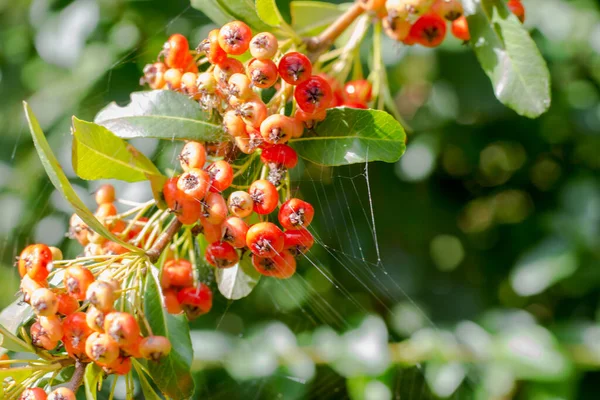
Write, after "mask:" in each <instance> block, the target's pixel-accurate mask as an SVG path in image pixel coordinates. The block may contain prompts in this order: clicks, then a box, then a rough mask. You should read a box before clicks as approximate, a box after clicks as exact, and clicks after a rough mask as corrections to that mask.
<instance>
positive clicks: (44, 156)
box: [23, 102, 140, 252]
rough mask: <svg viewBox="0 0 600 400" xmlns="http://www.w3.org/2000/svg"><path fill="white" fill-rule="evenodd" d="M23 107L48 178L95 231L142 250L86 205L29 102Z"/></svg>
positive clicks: (129, 246) (121, 243)
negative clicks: (96, 215)
mask: <svg viewBox="0 0 600 400" xmlns="http://www.w3.org/2000/svg"><path fill="white" fill-rule="evenodd" d="M23 107H24V109H25V115H26V117H27V122H28V123H29V130H30V131H31V137H32V138H33V143H34V145H35V148H36V150H37V152H38V155H39V157H40V161H41V162H42V165H43V166H44V169H45V170H46V174H48V178H50V181H51V182H52V184H53V185H54V187H55V188H56V190H58V191H59V192H60V193H61V194H62V195H63V197H64V198H65V199H67V201H68V202H69V203H71V206H73V208H74V209H75V212H76V213H77V215H79V217H80V218H81V219H82V220H83V222H85V223H86V224H87V225H88V226H89V227H90V228H91V229H93V230H94V231H95V232H97V233H99V234H100V235H101V236H103V237H105V238H106V239H108V240H111V241H113V242H116V243H119V244H120V245H122V246H123V247H125V248H127V249H129V250H131V251H133V252H140V249H138V248H137V247H135V246H133V245H131V244H129V243H126V242H124V241H122V240H121V239H119V238H118V237H116V236H115V235H113V234H112V233H111V232H110V231H109V230H108V229H106V228H105V227H104V226H103V225H102V224H101V223H100V221H98V220H97V219H96V217H94V215H93V214H92V212H91V211H90V210H89V209H88V208H87V207H86V206H85V204H84V203H83V202H82V201H81V199H80V198H79V196H78V195H77V193H75V190H73V187H72V186H71V183H69V180H68V179H67V177H66V175H65V173H64V172H63V170H62V168H61V167H60V164H59V163H58V160H57V159H56V157H55V156H54V153H52V149H51V148H50V145H49V144H48V141H47V140H46V137H45V136H44V132H42V128H40V124H39V123H38V121H37V119H36V118H35V115H34V114H33V111H32V110H31V108H30V107H29V105H28V104H27V102H23Z"/></svg>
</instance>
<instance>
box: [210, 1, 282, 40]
mask: <svg viewBox="0 0 600 400" xmlns="http://www.w3.org/2000/svg"><path fill="white" fill-rule="evenodd" d="M217 1H218V2H219V4H220V5H221V7H222V8H223V9H225V10H226V11H227V13H228V14H231V15H232V16H233V17H235V18H234V19H239V20H240V21H244V22H245V23H246V24H248V26H249V27H250V28H252V30H253V31H254V32H255V33H258V32H261V31H271V30H272V28H271V27H270V26H269V25H267V24H265V23H264V22H263V21H262V20H261V19H260V17H259V16H258V14H257V13H256V8H255V6H254V1H253V0H217Z"/></svg>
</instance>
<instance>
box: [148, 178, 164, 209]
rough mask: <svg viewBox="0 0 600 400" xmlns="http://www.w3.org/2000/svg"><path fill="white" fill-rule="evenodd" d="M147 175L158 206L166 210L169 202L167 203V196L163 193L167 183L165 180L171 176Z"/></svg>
mask: <svg viewBox="0 0 600 400" xmlns="http://www.w3.org/2000/svg"><path fill="white" fill-rule="evenodd" d="M146 177H147V178H148V180H149V181H150V187H151V188H152V196H154V200H155V201H156V206H157V207H158V208H160V209H161V210H166V209H167V203H165V198H164V196H163V194H162V189H163V186H164V185H165V182H166V181H167V180H168V179H169V178H167V177H166V176H164V175H146Z"/></svg>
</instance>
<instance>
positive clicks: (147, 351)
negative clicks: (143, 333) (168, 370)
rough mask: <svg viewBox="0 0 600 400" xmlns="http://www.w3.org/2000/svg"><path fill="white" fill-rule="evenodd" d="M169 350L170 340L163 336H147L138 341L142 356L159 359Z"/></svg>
mask: <svg viewBox="0 0 600 400" xmlns="http://www.w3.org/2000/svg"><path fill="white" fill-rule="evenodd" d="M170 352H171V342H170V341H169V339H167V338H166V337H164V336H148V337H146V338H144V339H142V342H141V343H140V353H141V355H142V357H144V358H147V359H149V360H152V361H159V360H160V359H161V358H162V357H164V356H166V355H167V354H169V353H170Z"/></svg>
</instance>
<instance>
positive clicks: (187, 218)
mask: <svg viewBox="0 0 600 400" xmlns="http://www.w3.org/2000/svg"><path fill="white" fill-rule="evenodd" d="M173 211H174V213H175V215H177V219H178V220H179V221H180V222H181V223H182V224H184V225H193V224H195V223H196V222H198V219H199V218H200V213H201V211H202V203H201V201H200V200H197V199H194V198H190V197H189V196H188V195H186V194H185V193H183V192H179V193H178V196H177V200H176V201H175V208H174V209H173Z"/></svg>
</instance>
